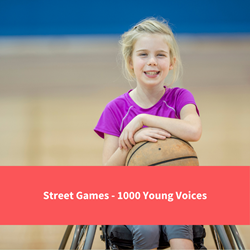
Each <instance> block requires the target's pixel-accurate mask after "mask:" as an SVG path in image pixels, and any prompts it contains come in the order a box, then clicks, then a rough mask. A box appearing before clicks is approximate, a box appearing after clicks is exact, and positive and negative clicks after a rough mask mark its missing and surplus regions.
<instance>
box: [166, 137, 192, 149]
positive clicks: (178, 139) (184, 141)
mask: <svg viewBox="0 0 250 250" xmlns="http://www.w3.org/2000/svg"><path fill="white" fill-rule="evenodd" d="M168 139H176V140H180V141H183V142H185V143H186V144H187V145H188V146H190V147H191V148H192V149H193V147H192V145H191V144H189V143H188V142H187V141H185V140H182V139H181V138H178V137H174V136H171V137H169V138H168Z"/></svg>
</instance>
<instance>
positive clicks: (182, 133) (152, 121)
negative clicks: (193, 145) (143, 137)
mask: <svg viewBox="0 0 250 250" xmlns="http://www.w3.org/2000/svg"><path fill="white" fill-rule="evenodd" d="M140 116H141V117H140V119H141V120H142V123H143V125H145V126H148V127H156V128H161V129H164V130H166V131H168V132H169V133H170V134H172V135H175V136H177V137H179V138H181V139H183V140H186V141H198V140H199V139H200V136H201V125H200V122H199V121H198V120H197V122H196V120H192V121H189V120H188V119H187V120H180V119H173V118H166V117H159V116H153V115H147V114H141V115H140Z"/></svg>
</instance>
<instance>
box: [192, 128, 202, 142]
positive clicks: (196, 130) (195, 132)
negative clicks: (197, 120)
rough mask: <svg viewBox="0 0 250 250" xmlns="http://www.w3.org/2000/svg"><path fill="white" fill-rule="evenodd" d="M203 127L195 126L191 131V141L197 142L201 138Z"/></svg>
mask: <svg viewBox="0 0 250 250" xmlns="http://www.w3.org/2000/svg"><path fill="white" fill-rule="evenodd" d="M201 134H202V129H201V126H197V127H194V128H193V129H192V131H191V133H190V139H189V141H192V142H196V141H199V140H200V138H201Z"/></svg>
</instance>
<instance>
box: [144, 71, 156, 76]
mask: <svg viewBox="0 0 250 250" xmlns="http://www.w3.org/2000/svg"><path fill="white" fill-rule="evenodd" d="M144 74H145V75H146V76H148V77H156V76H157V75H159V74H160V71H144Z"/></svg>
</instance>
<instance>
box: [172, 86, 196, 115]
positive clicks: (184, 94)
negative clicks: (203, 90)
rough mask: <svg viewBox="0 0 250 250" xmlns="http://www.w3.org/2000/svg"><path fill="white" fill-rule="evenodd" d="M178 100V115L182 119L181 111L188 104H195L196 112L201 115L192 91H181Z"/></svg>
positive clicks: (178, 93)
mask: <svg viewBox="0 0 250 250" xmlns="http://www.w3.org/2000/svg"><path fill="white" fill-rule="evenodd" d="M176 98H177V100H176V113H177V117H178V118H179V119H180V112H181V109H182V108H183V107H184V106H185V105H187V104H194V105H195V107H196V112H197V114H198V115H200V112H199V109H198V107H197V105H196V102H195V99H194V96H193V95H192V93H191V92H190V91H188V90H187V89H179V91H178V92H177V97H176Z"/></svg>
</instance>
